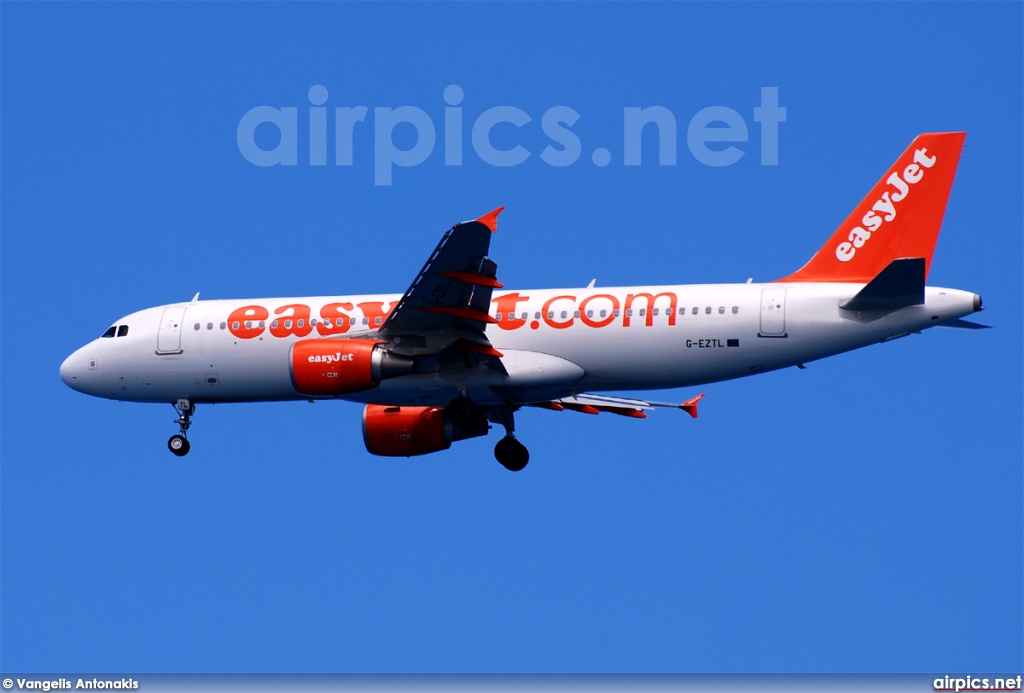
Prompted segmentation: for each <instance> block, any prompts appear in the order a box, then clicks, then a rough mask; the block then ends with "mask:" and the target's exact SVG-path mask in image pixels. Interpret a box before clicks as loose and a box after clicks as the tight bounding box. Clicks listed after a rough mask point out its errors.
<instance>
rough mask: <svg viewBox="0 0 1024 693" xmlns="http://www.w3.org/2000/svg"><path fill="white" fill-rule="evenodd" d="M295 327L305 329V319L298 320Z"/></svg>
mask: <svg viewBox="0 0 1024 693" xmlns="http://www.w3.org/2000/svg"><path fill="white" fill-rule="evenodd" d="M297 326H298V327H305V326H306V320H305V318H299V323H298V325H297Z"/></svg>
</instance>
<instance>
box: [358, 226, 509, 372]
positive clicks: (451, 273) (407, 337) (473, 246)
mask: <svg viewBox="0 0 1024 693" xmlns="http://www.w3.org/2000/svg"><path fill="white" fill-rule="evenodd" d="M504 209H505V208H504V207H499V208H498V209H496V210H494V211H493V212H491V213H490V214H486V215H484V216H482V217H480V218H479V219H476V220H474V221H467V222H464V223H462V224H456V225H455V226H453V227H452V228H451V229H449V230H448V231H447V232H446V233H445V234H444V236H443V237H442V238H441V242H440V243H438V244H437V248H435V249H434V252H433V253H432V254H431V255H430V258H429V259H428V260H427V262H426V264H425V265H423V269H421V270H420V273H419V274H418V275H417V276H416V279H415V280H413V282H412V285H411V286H410V287H409V288H408V290H406V292H405V294H404V295H403V296H402V298H401V300H400V301H399V302H398V304H397V305H396V306H395V308H394V310H392V311H391V313H390V315H388V318H387V320H385V321H384V324H383V325H381V327H380V330H378V334H379V335H380V336H381V337H382V338H383V339H387V340H388V341H390V342H394V343H395V345H396V347H398V348H400V349H402V350H420V349H422V350H427V351H431V352H436V351H439V350H441V349H444V348H446V347H450V346H452V347H455V348H457V349H461V350H464V351H471V352H475V353H478V354H481V355H483V356H485V357H490V358H493V359H494V360H497V359H498V358H500V356H501V354H500V352H498V351H497V350H496V349H494V347H493V346H491V343H490V342H489V341H488V340H487V337H486V335H485V334H484V330H485V329H486V327H487V325H488V324H489V323H493V322H495V320H494V318H492V317H491V316H490V306H491V292H492V291H493V290H494V289H500V288H502V284H501V283H500V282H499V281H498V280H497V279H496V274H497V269H498V266H497V265H496V264H495V263H494V262H493V261H492V260H491V259H490V258H488V257H487V251H488V249H489V248H490V244H491V233H493V232H494V231H495V230H497V227H498V215H499V214H501V212H502V210H504Z"/></svg>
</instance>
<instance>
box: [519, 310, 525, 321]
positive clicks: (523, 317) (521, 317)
mask: <svg viewBox="0 0 1024 693" xmlns="http://www.w3.org/2000/svg"><path fill="white" fill-rule="evenodd" d="M526 316H527V313H526V312H525V311H524V312H523V314H522V315H520V316H519V318H520V319H521V320H526Z"/></svg>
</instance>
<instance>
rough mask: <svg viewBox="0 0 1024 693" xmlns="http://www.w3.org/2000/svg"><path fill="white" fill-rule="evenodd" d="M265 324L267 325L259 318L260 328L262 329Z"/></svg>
mask: <svg viewBox="0 0 1024 693" xmlns="http://www.w3.org/2000/svg"><path fill="white" fill-rule="evenodd" d="M266 326H267V323H265V322H263V321H262V320H260V329H261V330H262V329H263V328H264V327H266Z"/></svg>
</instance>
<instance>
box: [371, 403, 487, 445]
mask: <svg viewBox="0 0 1024 693" xmlns="http://www.w3.org/2000/svg"><path fill="white" fill-rule="evenodd" d="M488 430H489V429H488V426H487V422H486V420H485V421H483V422H482V423H481V424H480V425H479V426H478V427H477V428H475V429H473V430H465V429H462V428H459V427H458V426H455V425H453V424H452V421H451V417H449V416H448V414H447V412H446V410H445V407H389V406H383V405H380V404H368V405H366V407H365V408H364V409H363V443H364V444H365V445H366V449H367V450H368V451H369V452H370V453H371V454H374V455H380V456H382V457H412V456H414V455H426V454H428V453H431V452H437V451H438V450H447V449H448V448H450V447H451V445H452V443H453V442H455V441H456V440H464V439H466V438H476V437H477V436H482V435H487V431H488Z"/></svg>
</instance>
